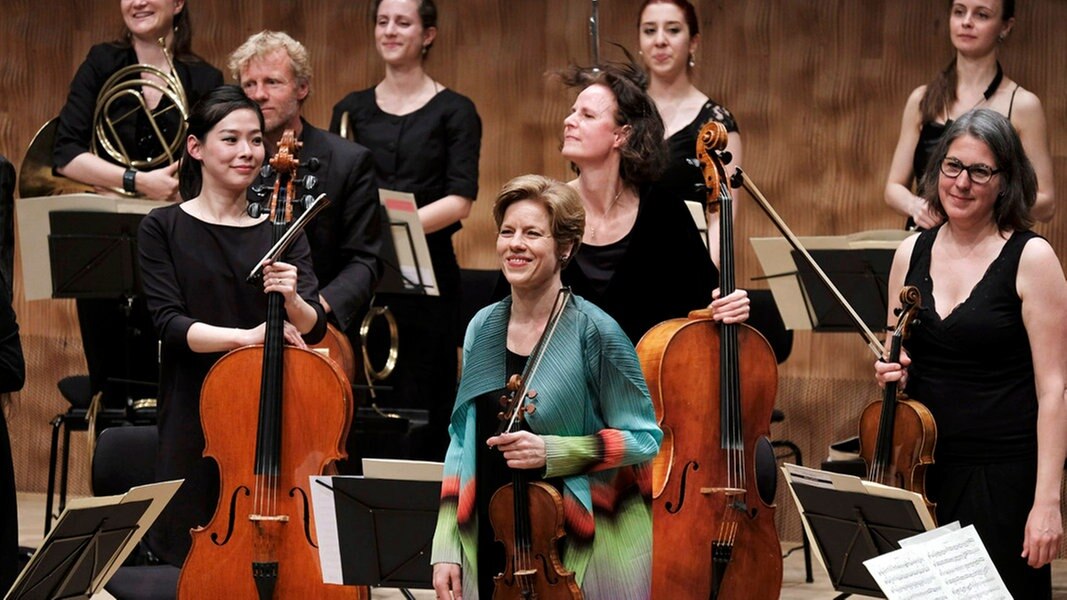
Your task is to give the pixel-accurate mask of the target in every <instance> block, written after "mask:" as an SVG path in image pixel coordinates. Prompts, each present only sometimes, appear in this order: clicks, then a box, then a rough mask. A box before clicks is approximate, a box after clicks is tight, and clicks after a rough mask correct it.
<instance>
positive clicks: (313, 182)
mask: <svg viewBox="0 0 1067 600" xmlns="http://www.w3.org/2000/svg"><path fill="white" fill-rule="evenodd" d="M300 185H302V186H303V187H304V189H305V190H309V191H310V190H313V189H315V186H317V185H319V178H318V177H315V176H314V175H304V178H303V180H302V181H301V183H300Z"/></svg>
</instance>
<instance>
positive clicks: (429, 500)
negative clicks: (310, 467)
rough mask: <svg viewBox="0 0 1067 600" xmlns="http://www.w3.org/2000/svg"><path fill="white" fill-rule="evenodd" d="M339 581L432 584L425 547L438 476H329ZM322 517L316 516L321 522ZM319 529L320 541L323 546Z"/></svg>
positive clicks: (433, 519) (431, 529) (435, 505)
mask: <svg viewBox="0 0 1067 600" xmlns="http://www.w3.org/2000/svg"><path fill="white" fill-rule="evenodd" d="M329 481H330V484H329V485H327V484H326V483H324V482H323V480H317V483H318V484H319V485H321V486H323V487H325V488H327V489H329V490H330V492H331V493H332V494H333V497H334V508H335V512H336V515H335V517H336V523H337V543H338V548H339V550H340V557H341V573H342V581H343V584H344V585H370V586H374V587H381V586H386V587H399V588H401V591H402V592H404V593H405V595H406V597H408V598H412V596H411V595H410V594H408V593H407V592H406V588H418V589H431V588H433V581H432V577H433V569H432V567H431V566H430V546H431V544H432V543H433V535H434V530H435V528H436V527H437V512H438V510H439V508H440V504H441V482H440V481H401V480H394V479H366V478H363V477H343V476H337V477H330V478H329ZM319 519H321V517H316V521H317V522H320V523H321V521H319ZM321 538H322V534H321V531H320V540H319V541H320V546H321V545H322V539H321Z"/></svg>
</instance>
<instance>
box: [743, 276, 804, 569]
mask: <svg viewBox="0 0 1067 600" xmlns="http://www.w3.org/2000/svg"><path fill="white" fill-rule="evenodd" d="M748 298H749V301H750V303H751V304H750V309H751V311H750V314H749V318H748V322H747V324H748V325H750V326H751V327H752V328H753V329H755V330H756V331H759V332H760V333H762V334H763V337H765V338H767V342H768V343H769V344H770V345H771V349H772V350H773V351H774V358H775V360H777V361H778V364H782V363H783V362H785V359H787V358H789V354H790V353H791V352H792V351H793V332H792V331H791V330H789V329H786V328H785V322H783V321H782V315H781V313H779V312H778V305H777V304H775V303H774V296H773V295H771V291H770V290H748ZM784 420H785V413H783V412H782V411H781V410H779V409H777V408H776V409H774V410H773V411H772V412H771V423H781V422H782V421H784ZM771 446H773V447H774V448H775V449H780V448H781V449H785V452H783V453H782V454H777V455H776V456H775V458H779V459H782V458H790V457H792V458H794V459H795V460H796V464H798V465H801V466H803V465H804V457H803V455H802V454H801V452H800V446H798V445H797V444H796V443H795V442H793V441H792V440H771ZM801 536H802V539H803V543H804V546H803V548H804V572H805V581H807V582H808V583H811V582H812V581H814V578H813V576H812V572H811V547H810V545H809V544H808V536H807V535H805V534H804V532H803V531H802V532H801Z"/></svg>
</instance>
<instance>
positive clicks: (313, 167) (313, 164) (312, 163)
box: [307, 156, 322, 173]
mask: <svg viewBox="0 0 1067 600" xmlns="http://www.w3.org/2000/svg"><path fill="white" fill-rule="evenodd" d="M321 165H322V161H320V160H319V159H317V158H315V157H314V156H312V157H311V158H309V159H308V162H307V168H308V171H311V172H312V173H314V172H315V171H318V170H319V167H320V166H321Z"/></svg>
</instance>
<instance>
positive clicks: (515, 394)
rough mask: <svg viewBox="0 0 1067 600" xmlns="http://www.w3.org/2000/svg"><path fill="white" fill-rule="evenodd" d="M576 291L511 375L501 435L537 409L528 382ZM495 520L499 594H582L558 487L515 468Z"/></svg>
mask: <svg viewBox="0 0 1067 600" xmlns="http://www.w3.org/2000/svg"><path fill="white" fill-rule="evenodd" d="M570 293H571V292H570V290H569V289H567V288H563V289H562V290H560V295H559V296H557V298H556V303H555V305H554V306H553V310H552V313H551V316H550V318H549V321H548V324H547V325H546V326H545V332H544V333H543V334H542V336H541V339H540V340H539V341H538V343H537V346H536V347H535V348H534V351H533V353H531V355H530V358H529V359H528V360H527V362H526V368H525V369H524V370H523V374H522V375H512V376H511V378H510V379H509V380H508V385H507V389H508V391H509V392H510V393H509V395H506V396H504V397H502V398H501V403H502V404H503V405H504V410H503V411H502V412H501V413H500V415H499V417H500V421H501V424H500V427H499V428H498V429H497V432H496V434H497V435H501V434H504V433H513V432H515V431H518V429H519V427H520V426H521V425H522V422H523V420H524V418H525V416H526V415H527V414H532V413H533V412H534V411H535V410H536V406H535V405H534V404H532V403H530V402H528V401H529V400H533V399H534V398H536V396H537V393H536V392H535V391H534V390H532V389H529V388H528V387H527V383H528V382H529V381H531V379H532V377H533V375H534V373H535V372H536V370H537V366H538V364H539V363H540V359H541V356H542V354H543V350H544V349H545V348H546V347H547V346H548V342H549V340H550V339H551V337H552V333H553V331H554V330H555V328H556V325H557V324H558V323H559V318H560V316H562V314H563V310H564V308H565V307H566V305H567V302H568V300H569V299H570ZM489 520H490V522H491V523H492V525H493V531H494V533H495V534H496V538H497V540H498V541H500V543H502V544H503V545H504V548H505V553H506V560H505V569H504V572H503V573H500V574H499V575H497V576H496V577H494V578H493V582H494V588H493V599H494V600H513V599H514V600H581V598H582V591H581V589H580V588H579V587H578V583H577V582H576V581H575V579H574V572H573V571H568V570H567V569H566V567H564V566H563V562H562V561H561V560H560V558H559V552H558V551H557V548H558V547H559V540H561V539H563V536H564V530H563V498H562V497H561V496H560V493H559V492H558V491H557V490H556V488H554V487H552V486H551V485H550V484H548V483H545V482H543V481H533V482H531V481H528V479H527V475H526V472H525V471H524V470H522V469H512V482H511V483H509V484H507V485H504V486H502V487H501V488H500V489H498V490H497V491H496V492H495V493H494V494H493V497H492V499H490V501H489Z"/></svg>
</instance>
